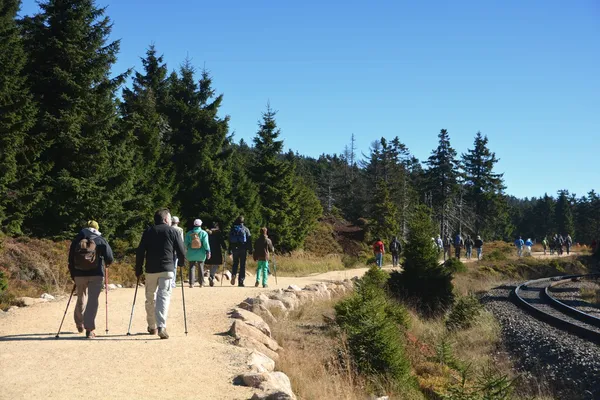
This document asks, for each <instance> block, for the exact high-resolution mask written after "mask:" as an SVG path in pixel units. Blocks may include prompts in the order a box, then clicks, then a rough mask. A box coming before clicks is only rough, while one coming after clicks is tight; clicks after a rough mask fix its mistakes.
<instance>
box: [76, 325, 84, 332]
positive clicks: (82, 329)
mask: <svg viewBox="0 0 600 400" xmlns="http://www.w3.org/2000/svg"><path fill="white" fill-rule="evenodd" d="M84 330H85V329H84V328H83V325H77V332H79V333H83V331H84Z"/></svg>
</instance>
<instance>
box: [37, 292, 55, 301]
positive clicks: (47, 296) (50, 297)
mask: <svg viewBox="0 0 600 400" xmlns="http://www.w3.org/2000/svg"><path fill="white" fill-rule="evenodd" d="M40 298H41V299H44V300H47V301H50V300H54V296H52V295H51V294H48V293H44V294H43V295H41V296H40Z"/></svg>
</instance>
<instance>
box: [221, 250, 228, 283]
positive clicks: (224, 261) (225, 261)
mask: <svg viewBox="0 0 600 400" xmlns="http://www.w3.org/2000/svg"><path fill="white" fill-rule="evenodd" d="M225 265H227V258H225V255H224V254H223V271H222V272H221V286H223V279H224V277H225Z"/></svg>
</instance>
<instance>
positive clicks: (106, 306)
mask: <svg viewBox="0 0 600 400" xmlns="http://www.w3.org/2000/svg"><path fill="white" fill-rule="evenodd" d="M100 262H101V263H102V264H103V265H104V305H105V308H106V334H107V335H108V268H106V265H105V264H104V257H100Z"/></svg>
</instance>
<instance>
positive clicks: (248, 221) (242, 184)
mask: <svg viewBox="0 0 600 400" xmlns="http://www.w3.org/2000/svg"><path fill="white" fill-rule="evenodd" d="M252 160H253V152H252V149H251V148H250V147H249V146H248V145H247V144H246V143H245V142H244V140H243V139H242V140H241V141H240V144H239V145H237V146H234V153H233V157H232V165H233V167H232V173H233V178H234V179H233V186H232V195H233V198H234V202H235V208H236V213H238V214H241V215H243V216H244V219H245V225H246V226H247V227H248V228H249V229H251V230H252V233H253V234H254V235H257V234H258V232H259V229H260V228H261V227H262V226H263V219H262V215H261V211H262V210H261V205H260V204H261V203H260V195H259V189H258V184H256V183H255V182H254V181H253V180H252V177H251V176H250V173H249V170H250V168H251V166H252Z"/></svg>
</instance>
